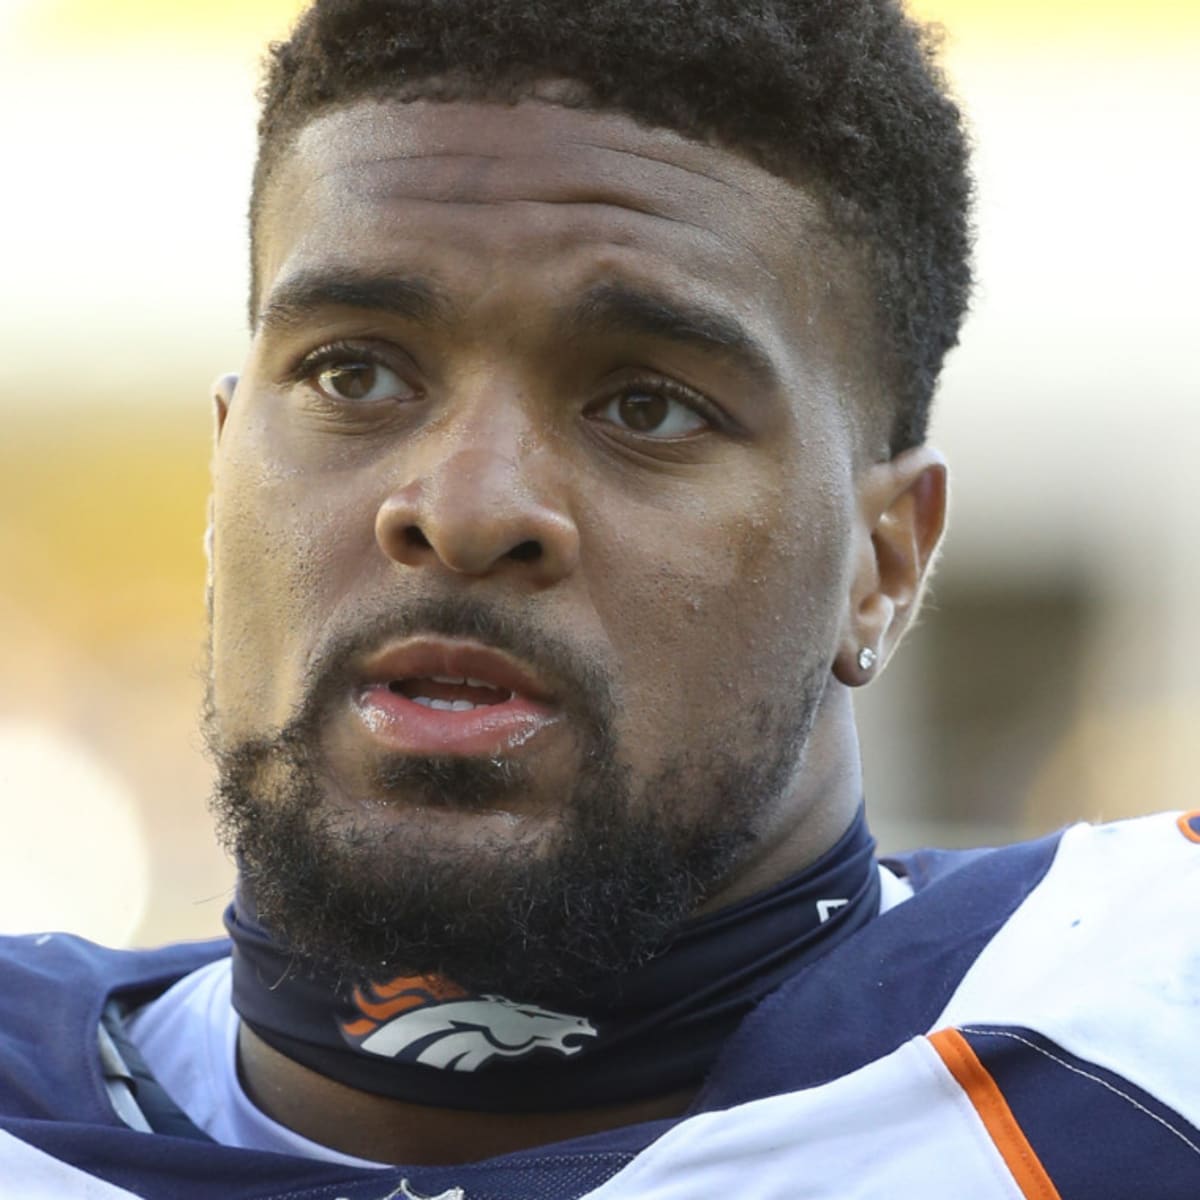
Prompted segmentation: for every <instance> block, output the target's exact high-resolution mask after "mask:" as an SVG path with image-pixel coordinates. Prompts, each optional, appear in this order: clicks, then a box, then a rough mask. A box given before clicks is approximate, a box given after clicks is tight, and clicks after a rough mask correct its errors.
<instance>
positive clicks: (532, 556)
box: [508, 541, 542, 562]
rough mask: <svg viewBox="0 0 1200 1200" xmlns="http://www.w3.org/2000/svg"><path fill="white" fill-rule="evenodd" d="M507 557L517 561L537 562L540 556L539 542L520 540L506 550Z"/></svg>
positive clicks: (540, 547)
mask: <svg viewBox="0 0 1200 1200" xmlns="http://www.w3.org/2000/svg"><path fill="white" fill-rule="evenodd" d="M508 557H509V558H512V559H516V561H517V562H537V560H538V559H539V558H541V557H542V546H541V543H540V542H534V541H529V542H521V543H520V544H519V545H516V546H514V547H513V548H512V549H511V550H510V551H509V552H508Z"/></svg>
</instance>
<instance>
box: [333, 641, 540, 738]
mask: <svg viewBox="0 0 1200 1200" xmlns="http://www.w3.org/2000/svg"><path fill="white" fill-rule="evenodd" d="M360 678H361V681H362V682H361V685H360V689H359V691H358V693H357V698H356V701H355V707H356V708H357V711H358V713H359V716H360V718H361V719H362V722H363V724H364V725H365V727H366V730H367V732H368V733H369V735H370V737H371V738H372V739H373V740H375V741H376V742H382V743H383V744H384V745H386V746H387V747H388V748H389V749H390V750H392V751H396V752H400V753H407V754H442V755H444V754H457V755H475V754H482V755H489V756H495V755H497V754H506V753H509V752H513V751H516V750H517V749H519V748H520V747H522V746H524V745H526V744H527V743H528V742H530V741H531V739H533V738H534V736H535V735H536V734H538V733H540V732H541V731H542V730H543V729H546V728H548V727H550V726H553V725H557V724H558V723H559V720H560V717H561V715H562V713H561V710H560V708H559V706H558V704H556V703H555V702H554V700H553V699H552V698H551V696H550V693H549V691H548V689H547V688H546V687H545V685H544V684H543V683H542V682H541V681H540V680H539V679H538V678H537V677H536V676H535V675H534V673H533V672H532V671H530V670H529V669H528V668H526V667H525V666H524V665H523V664H521V663H520V662H518V661H517V660H516V659H514V658H512V657H511V656H509V655H507V654H504V653H503V652H501V651H499V650H495V649H493V648H492V647H490V646H485V645H482V644H480V643H477V642H464V641H458V640H454V639H443V638H414V639H409V640H407V641H403V642H399V643H395V644H393V645H391V646H388V647H386V648H384V649H383V650H381V651H379V652H378V653H376V654H373V655H371V656H370V657H369V658H368V659H366V661H365V662H364V663H363V664H362V674H361V676H360Z"/></svg>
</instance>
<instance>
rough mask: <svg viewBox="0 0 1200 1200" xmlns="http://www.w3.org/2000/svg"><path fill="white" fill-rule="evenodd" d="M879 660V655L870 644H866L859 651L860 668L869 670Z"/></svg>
mask: <svg viewBox="0 0 1200 1200" xmlns="http://www.w3.org/2000/svg"><path fill="white" fill-rule="evenodd" d="M878 661H879V655H878V654H876V653H875V651H874V650H872V649H871V647H870V646H864V647H863V648H862V649H861V650H860V651H859V652H858V666H859V670H862V671H869V670H870V669H871V668H872V667H873V666H874V665H875V664H876V663H877V662H878Z"/></svg>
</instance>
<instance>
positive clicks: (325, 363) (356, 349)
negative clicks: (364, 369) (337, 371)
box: [283, 342, 401, 384]
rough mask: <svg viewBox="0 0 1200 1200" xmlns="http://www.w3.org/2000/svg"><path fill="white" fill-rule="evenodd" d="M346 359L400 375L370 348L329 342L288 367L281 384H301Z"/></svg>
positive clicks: (378, 353) (354, 344)
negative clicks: (383, 368)
mask: <svg viewBox="0 0 1200 1200" xmlns="http://www.w3.org/2000/svg"><path fill="white" fill-rule="evenodd" d="M347 359H357V360H358V361H359V362H366V363H371V364H372V365H373V366H378V367H387V369H388V370H389V371H395V372H396V374H397V375H399V374H400V373H401V372H400V370H399V368H397V367H396V366H394V365H393V364H392V363H390V362H389V361H388V360H387V358H386V356H384V355H383V354H381V353H380V352H379V351H378V350H374V349H372V348H371V347H370V346H363V345H359V344H356V343H354V342H329V343H327V344H326V345H324V346H318V347H317V349H316V350H311V351H309V353H308V354H306V355H304V357H303V358H301V359H300V360H299V361H298V362H296V363H295V364H294V365H293V366H291V367H289V368H288V369H287V370H286V371H285V372H284V376H283V382H284V383H289V384H294V383H303V382H304V381H305V380H308V379H311V378H312V377H313V376H314V375H317V374H319V373H320V372H321V371H322V370H323V369H324V368H325V367H330V366H333V365H334V364H336V363H340V362H345V361H346V360H347Z"/></svg>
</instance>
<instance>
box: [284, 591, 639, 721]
mask: <svg viewBox="0 0 1200 1200" xmlns="http://www.w3.org/2000/svg"><path fill="white" fill-rule="evenodd" d="M421 636H425V637H430V636H432V637H445V638H455V639H468V640H471V641H476V642H480V643H482V644H484V645H487V646H491V647H493V648H495V649H497V650H501V651H503V652H505V653H507V654H510V655H511V656H512V657H514V658H516V659H519V660H520V661H521V662H523V663H524V664H525V665H526V666H527V667H529V668H530V669H531V670H532V671H533V672H534V674H535V675H537V677H538V678H539V679H540V680H542V681H543V682H545V683H546V684H547V685H548V686H549V687H550V689H551V690H552V691H553V693H554V695H555V696H556V697H558V698H560V700H561V703H562V705H563V707H564V708H565V709H566V711H567V713H568V715H569V716H572V717H575V718H576V719H579V720H582V721H585V722H586V723H587V724H588V725H590V726H592V727H596V726H605V725H607V724H609V723H610V722H611V719H612V715H613V713H614V712H615V711H616V688H615V686H614V684H613V681H612V679H611V677H610V676H609V674H608V672H607V671H605V670H604V668H603V667H602V665H601V664H600V663H599V661H598V660H597V658H596V656H595V655H594V654H589V653H588V652H587V651H586V650H585V649H583V648H582V647H580V646H579V645H577V644H576V643H573V642H571V641H569V640H568V639H566V638H565V637H562V636H561V635H559V634H557V633H555V632H553V631H551V630H549V629H547V628H546V627H545V626H544V624H542V623H540V622H539V621H537V620H535V619H533V618H531V616H530V613H529V610H528V608H525V609H523V610H522V611H520V612H513V611H512V610H511V609H507V608H503V607H501V606H499V605H497V604H494V603H492V602H488V601H481V600H478V599H476V598H472V597H466V596H454V597H448V598H442V597H423V598H421V599H418V600H410V601H405V602H404V603H402V604H399V605H396V606H395V607H392V608H389V609H388V610H386V611H379V612H375V613H370V614H364V615H360V616H358V617H357V618H356V619H355V620H354V623H353V626H352V627H348V628H346V629H343V630H340V631H336V632H332V633H329V634H327V635H326V637H325V638H324V639H323V640H322V642H321V643H320V645H319V646H317V647H316V648H315V650H314V651H313V653H312V655H310V657H309V660H308V663H307V664H306V669H305V677H306V681H307V685H306V687H305V693H304V696H303V698H302V699H301V701H300V705H299V708H298V709H297V711H296V712H295V713H294V714H293V716H292V718H291V720H289V722H288V724H287V726H286V727H285V730H284V732H285V734H288V733H290V734H292V735H300V734H307V733H311V732H312V730H313V729H314V728H315V727H316V726H317V725H319V724H320V721H321V719H322V717H323V715H324V713H325V711H326V709H327V708H328V707H329V706H330V705H331V704H335V703H337V702H338V701H339V700H340V699H341V698H342V697H344V696H345V694H346V692H347V690H348V689H350V688H352V687H354V686H355V685H356V684H357V683H359V682H360V679H359V677H358V675H357V672H356V668H355V663H356V662H357V661H359V660H361V658H362V657H363V656H364V655H366V654H369V653H371V652H372V651H375V650H377V649H378V648H379V647H380V646H382V645H384V644H385V643H387V642H391V641H400V640H403V639H405V638H411V637H421Z"/></svg>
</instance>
